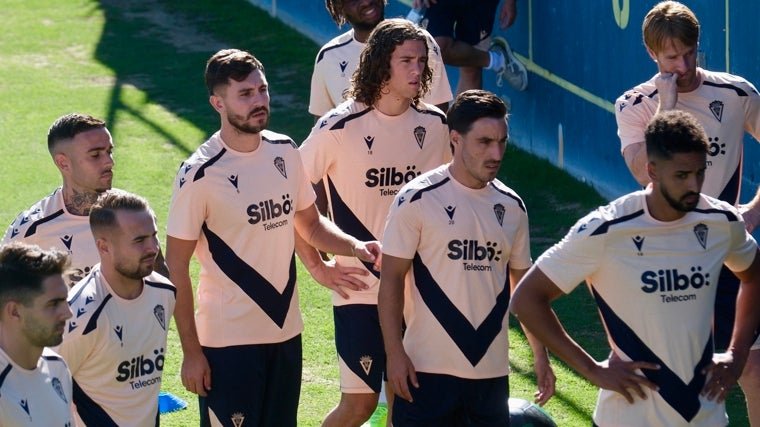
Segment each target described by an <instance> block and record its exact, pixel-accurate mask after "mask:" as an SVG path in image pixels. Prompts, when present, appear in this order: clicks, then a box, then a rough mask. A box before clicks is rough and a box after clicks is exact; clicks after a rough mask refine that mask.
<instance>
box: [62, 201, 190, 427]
mask: <svg viewBox="0 0 760 427" xmlns="http://www.w3.org/2000/svg"><path fill="white" fill-rule="evenodd" d="M89 219H90V227H91V228H92V234H93V236H94V238H95V244H96V246H97V249H98V253H99V255H100V264H97V265H95V267H93V269H92V271H91V272H90V273H89V274H88V275H87V276H86V277H85V278H84V279H82V280H81V281H80V282H79V283H77V284H76V285H74V287H73V288H72V289H71V290H70V291H69V305H70V306H71V308H72V310H74V312H75V313H76V316H75V317H74V318H72V319H71V320H70V321H69V324H68V327H67V329H66V333H65V334H64V338H63V343H61V345H60V347H59V348H58V351H59V352H60V354H61V356H63V358H64V360H65V361H66V363H68V365H69V368H70V369H71V375H72V377H73V378H74V404H75V405H76V408H75V417H76V419H77V425H78V426H98V427H101V426H120V427H129V426H134V427H145V426H150V425H156V426H157V425H158V416H159V411H158V392H159V391H160V388H161V376H162V373H163V369H164V359H165V358H166V337H167V331H168V329H169V320H170V319H171V316H172V313H173V312H174V304H175V295H176V290H175V288H174V285H172V284H171V283H170V282H169V280H168V279H167V278H165V277H164V276H161V275H160V274H158V273H155V272H154V271H153V266H154V263H155V260H156V256H157V255H158V248H159V246H158V237H157V236H158V229H157V227H156V218H155V215H154V214H153V210H151V208H150V207H149V206H148V202H147V201H146V200H145V199H143V198H142V197H139V196H137V195H134V194H131V193H127V192H125V191H122V190H115V189H114V190H109V191H106V192H104V193H103V194H101V195H100V197H99V198H98V200H97V201H96V202H95V203H94V204H93V205H92V207H91V208H90V215H89Z"/></svg>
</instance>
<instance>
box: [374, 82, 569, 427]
mask: <svg viewBox="0 0 760 427" xmlns="http://www.w3.org/2000/svg"><path fill="white" fill-rule="evenodd" d="M506 115H507V107H506V105H505V104H504V102H503V101H502V100H501V99H500V98H499V97H497V96H496V95H494V94H492V93H490V92H486V91H482V90H470V91H466V92H463V93H462V94H460V95H459V96H457V98H456V99H455V100H454V102H453V103H452V104H451V107H450V108H449V111H448V115H447V119H448V126H449V129H450V140H451V145H452V146H453V150H454V158H453V160H452V161H451V163H449V164H446V165H443V166H440V167H438V168H436V169H434V170H432V171H429V172H427V173H424V174H422V175H421V176H419V177H417V178H416V179H414V180H413V181H411V182H410V183H408V184H406V185H405V186H404V187H403V188H402V189H401V191H400V192H399V194H398V195H397V196H396V200H395V201H394V203H393V205H392V207H391V210H390V213H389V215H388V221H387V224H386V227H385V233H384V234H383V265H382V270H381V281H380V295H379V298H378V309H379V313H380V323H381V325H382V333H383V339H384V342H385V350H386V352H387V354H388V380H389V382H390V383H391V388H392V389H393V390H394V391H395V392H396V395H397V396H398V397H400V399H396V400H395V404H394V410H393V425H394V426H395V427H403V426H412V425H414V426H417V425H425V426H452V427H454V426H465V425H483V426H485V425H488V426H502V425H509V411H508V405H507V404H506V402H507V399H508V397H509V380H508V373H509V354H508V352H509V342H508V341H509V316H508V313H507V306H508V304H509V298H510V293H511V292H510V291H511V286H513V285H514V284H516V283H517V281H518V280H519V279H520V278H521V277H522V275H523V274H525V272H526V271H527V270H528V268H529V267H530V265H531V258H530V236H529V231H528V215H527V213H526V210H525V205H524V204H523V201H522V199H520V197H519V196H518V195H517V194H516V193H515V192H514V191H513V190H512V189H511V188H509V187H507V186H506V185H504V184H503V183H502V182H500V181H499V180H498V179H496V175H497V173H498V171H499V167H500V165H501V162H502V158H503V156H504V151H505V149H506V145H507V136H508V126H507V121H506ZM405 287H406V289H405ZM402 313H403V318H404V320H405V322H406V332H405V333H404V335H403V342H402ZM525 332H526V336H527V338H528V340H529V342H530V345H531V349H532V350H533V357H534V364H535V370H536V374H537V376H538V384H539V390H538V392H537V393H536V401H537V402H538V403H540V404H543V403H544V402H546V401H547V400H548V399H549V398H550V397H551V396H552V395H553V394H554V382H555V377H554V372H553V370H552V368H551V365H550V364H549V359H548V354H547V352H546V349H545V348H544V347H543V346H542V345H541V344H540V343H539V342H538V341H537V340H536V339H534V338H533V337H532V336H531V335H530V334H529V333H528V331H527V330H526V331H525Z"/></svg>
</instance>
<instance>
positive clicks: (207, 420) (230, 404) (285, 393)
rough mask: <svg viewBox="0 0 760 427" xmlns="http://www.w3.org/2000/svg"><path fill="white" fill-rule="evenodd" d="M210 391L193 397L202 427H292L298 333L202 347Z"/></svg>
mask: <svg viewBox="0 0 760 427" xmlns="http://www.w3.org/2000/svg"><path fill="white" fill-rule="evenodd" d="M203 354H204V355H205V356H206V359H207V360H208V364H209V366H210V367H211V390H209V391H208V395H207V396H206V397H200V396H199V397H198V402H199V404H200V413H201V423H200V425H201V427H211V426H214V427H216V426H224V427H238V426H241V425H242V426H247V425H252V426H259V427H296V424H297V415H298V397H299V395H300V393H301V368H302V361H301V360H302V349H301V335H298V336H296V337H294V338H291V339H289V340H288V341H285V342H282V343H275V344H255V345H241V346H231V347H221V348H213V347H203Z"/></svg>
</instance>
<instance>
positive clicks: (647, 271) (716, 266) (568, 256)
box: [536, 191, 757, 427]
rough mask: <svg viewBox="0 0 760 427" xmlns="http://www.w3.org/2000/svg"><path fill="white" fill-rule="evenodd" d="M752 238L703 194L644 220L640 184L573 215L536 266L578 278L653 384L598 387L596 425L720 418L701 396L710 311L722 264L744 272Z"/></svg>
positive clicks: (614, 341)
mask: <svg viewBox="0 0 760 427" xmlns="http://www.w3.org/2000/svg"><path fill="white" fill-rule="evenodd" d="M756 250H757V244H756V242H755V240H754V239H753V238H752V236H751V235H749V234H748V233H747V232H746V231H745V229H744V223H743V221H742V220H741V216H740V215H739V213H738V212H737V211H736V209H735V208H733V207H732V206H731V205H729V204H728V203H726V202H722V201H720V200H717V199H713V198H711V197H707V196H704V195H702V196H701V199H700V201H699V204H698V205H697V208H696V209H695V210H693V211H691V212H688V213H687V214H686V215H685V216H684V217H683V218H681V219H679V220H676V221H670V222H661V221H658V220H656V219H654V218H652V216H651V214H650V213H649V210H648V208H647V204H646V198H645V192H644V191H639V192H635V193H631V194H629V195H626V196H623V197H621V198H619V199H617V200H615V201H613V202H612V203H610V204H609V205H607V206H604V207H601V208H599V209H598V210H596V211H594V212H592V213H591V214H589V215H587V216H586V217H585V218H583V219H581V220H580V221H578V222H577V223H576V224H575V226H574V227H573V228H572V229H571V230H570V232H569V233H568V234H567V235H566V236H565V238H564V239H563V240H562V241H561V242H559V243H558V244H556V245H555V246H554V247H552V248H550V249H549V250H548V251H546V252H545V253H544V254H543V255H541V257H539V259H538V260H537V261H536V266H537V267H538V268H539V269H541V271H542V272H543V273H544V274H546V276H547V277H548V278H549V279H551V280H552V281H553V282H554V283H555V284H556V285H557V286H558V287H559V288H560V289H561V290H562V291H563V292H565V293H569V292H571V291H572V290H573V289H574V288H575V287H576V286H577V285H578V284H579V283H580V282H582V281H583V280H584V279H585V280H586V282H587V283H588V284H589V286H590V288H591V291H592V293H593V295H594V297H595V299H596V302H597V306H598V307H599V313H600V314H601V317H602V320H603V322H604V325H605V330H606V332H607V335H608V341H609V342H610V343H611V345H612V346H613V350H614V351H615V352H616V353H617V354H618V355H620V357H621V358H622V359H623V360H626V361H631V360H634V361H645V362H650V363H656V364H659V365H660V366H661V368H660V369H659V370H644V371H642V372H640V374H643V375H644V376H646V377H647V378H648V379H649V380H650V381H652V382H654V383H655V384H657V385H659V387H660V390H659V392H656V391H653V390H650V389H647V388H645V389H644V393H645V394H646V398H644V399H636V401H635V402H634V403H633V404H629V403H628V402H627V401H626V400H625V398H624V397H623V396H622V395H620V394H619V393H616V392H613V391H609V390H600V392H599V400H598V401H597V405H596V411H595V413H594V421H595V422H596V424H598V425H600V426H608V425H615V426H685V425H689V426H705V427H707V426H723V425H726V424H727V422H728V420H727V418H726V413H725V405H724V403H717V402H715V401H710V400H707V399H706V398H705V397H704V396H701V395H700V391H701V390H702V387H703V386H704V384H705V381H706V379H707V378H706V377H705V375H704V374H702V373H701V372H702V369H703V368H704V367H706V366H707V365H708V364H709V363H710V362H711V359H712V355H713V341H712V332H711V327H712V319H713V305H714V302H715V294H716V292H715V290H716V287H717V284H718V277H719V274H720V270H721V266H722V265H723V264H724V263H725V265H726V266H727V267H728V268H729V269H731V270H732V271H744V270H746V269H747V268H748V267H749V266H750V264H751V263H752V261H753V260H754V257H755V251H756Z"/></svg>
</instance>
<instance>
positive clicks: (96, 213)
mask: <svg viewBox="0 0 760 427" xmlns="http://www.w3.org/2000/svg"><path fill="white" fill-rule="evenodd" d="M121 210H125V211H132V212H142V211H148V212H150V213H151V215H153V210H152V209H151V208H150V206H149V205H148V201H147V200H145V198H143V197H140V196H138V195H137V194H133V193H130V192H128V191H124V190H118V189H111V190H108V191H105V192H103V193H102V194H101V195H100V196H99V197H98V200H97V201H96V202H95V204H93V205H92V207H91V208H90V229H91V230H92V234H93V235H96V234H99V233H100V232H101V231H102V230H104V229H110V228H113V227H117V226H118V225H119V224H118V221H117V219H116V212H117V211H121ZM96 238H97V236H96Z"/></svg>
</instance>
